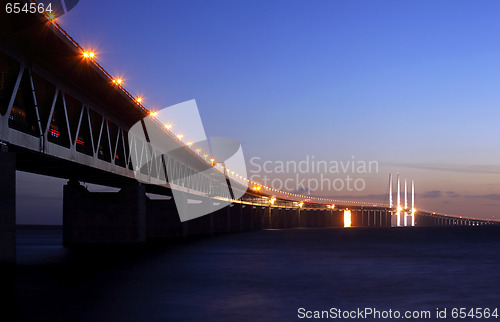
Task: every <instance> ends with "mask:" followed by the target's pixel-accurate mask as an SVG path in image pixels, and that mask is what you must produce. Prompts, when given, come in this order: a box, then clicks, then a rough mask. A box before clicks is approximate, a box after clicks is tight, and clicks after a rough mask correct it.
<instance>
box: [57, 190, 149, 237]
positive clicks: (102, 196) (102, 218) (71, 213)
mask: <svg viewBox="0 0 500 322" xmlns="http://www.w3.org/2000/svg"><path fill="white" fill-rule="evenodd" d="M145 241H146V193H145V186H144V185H142V184H140V183H138V182H137V183H131V184H130V185H128V186H126V187H123V188H122V189H121V190H120V191H119V192H89V191H88V190H87V189H86V188H85V187H84V186H81V185H80V183H79V182H78V181H76V180H70V181H69V182H68V183H67V184H66V185H65V186H64V190H63V244H64V245H72V244H99V243H110V244H114V243H123V244H127V243H128V244H132V243H143V242H145Z"/></svg>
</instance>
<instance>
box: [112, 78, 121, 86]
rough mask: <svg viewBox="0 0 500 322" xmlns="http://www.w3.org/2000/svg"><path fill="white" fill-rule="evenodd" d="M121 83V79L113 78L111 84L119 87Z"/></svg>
mask: <svg viewBox="0 0 500 322" xmlns="http://www.w3.org/2000/svg"><path fill="white" fill-rule="evenodd" d="M122 82H123V79H121V78H115V79H113V84H116V85H121V84H122Z"/></svg>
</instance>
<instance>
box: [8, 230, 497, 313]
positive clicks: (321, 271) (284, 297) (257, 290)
mask: <svg viewBox="0 0 500 322" xmlns="http://www.w3.org/2000/svg"><path fill="white" fill-rule="evenodd" d="M61 235H62V230H61V228H34V227H31V228H26V227H24V228H20V229H19V230H18V267H17V277H16V281H15V292H16V302H17V312H18V316H19V319H20V320H22V321H239V322H243V321H297V320H304V319H299V318H298V317H297V310H298V308H300V307H303V308H306V309H308V310H329V309H330V308H340V309H345V310H347V309H356V308H358V307H359V308H364V307H373V308H376V309H379V310H388V309H392V310H400V311H404V310H430V311H432V312H433V314H434V312H435V310H436V308H448V311H449V310H451V309H452V308H454V307H467V308H475V307H481V308H484V307H488V308H496V307H500V258H499V254H500V227H432V228H401V229H389V228H378V229H368V228H351V229H292V230H265V231H256V232H246V233H239V234H231V235H223V236H217V237H213V238H206V239H201V240H191V241H187V242H184V243H179V244H175V245H162V246H147V247H146V246H142V247H91V248H78V249H68V248H64V247H63V246H62V245H61V242H62V241H61V239H62V236H61ZM499 313H500V312H499ZM449 314H450V312H448V316H449ZM366 320H370V319H366ZM432 320H436V319H435V318H433V319H432ZM0 321H4V320H3V319H0ZM5 321H8V320H5ZM462 321H464V320H462Z"/></svg>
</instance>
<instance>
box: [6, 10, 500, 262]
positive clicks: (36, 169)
mask: <svg viewBox="0 0 500 322" xmlns="http://www.w3.org/2000/svg"><path fill="white" fill-rule="evenodd" d="M0 18H1V22H0V27H1V30H0V73H1V75H0V76H1V78H0V146H1V151H2V152H1V153H0V165H1V166H0V179H1V180H0V205H1V218H0V262H3V263H6V262H7V263H8V262H10V263H12V262H15V247H16V240H15V224H16V205H15V200H16V188H15V183H16V170H20V171H25V172H30V173H36V174H41V175H46V176H52V177H58V178H64V179H67V180H68V183H67V184H66V185H65V186H64V193H63V243H64V244H66V245H74V244H88V243H142V242H146V241H148V240H154V239H163V238H186V237H188V236H193V235H213V234H217V233H227V232H236V231H248V230H256V229H281V228H295V227H343V226H344V225H345V224H346V222H345V221H344V219H345V218H346V217H345V216H346V215H349V218H347V219H346V220H349V221H350V225H351V226H361V227H362V226H365V227H390V226H393V225H394V224H393V223H392V221H393V220H394V218H395V217H394V216H395V215H396V214H397V216H399V213H400V211H406V212H407V211H408V209H406V208H408V207H405V209H399V205H400V202H399V201H398V203H397V205H396V207H395V206H394V205H393V204H392V201H391V202H390V203H388V204H374V203H370V202H360V201H341V200H335V199H330V198H322V197H311V196H306V195H300V194H295V193H290V192H285V191H278V190H275V189H273V188H271V187H267V186H264V185H262V184H259V183H258V182H253V181H251V180H249V179H247V178H245V177H243V176H241V175H239V174H237V173H233V172H231V171H227V169H225V168H224V167H222V166H219V164H218V160H217V162H216V160H214V159H213V158H210V155H209V154H208V152H205V151H200V150H199V149H195V148H194V147H192V145H191V144H189V142H188V143H184V142H183V141H182V140H181V139H182V138H181V137H178V136H176V135H174V134H173V133H172V132H171V128H170V127H169V125H168V124H159V123H158V124H157V125H158V126H160V127H162V128H163V131H164V139H165V140H167V141H168V142H169V144H171V145H173V146H175V147H177V150H178V154H179V156H178V157H176V156H175V155H174V156H171V155H169V156H168V157H167V156H165V155H161V154H158V155H155V154H154V153H153V152H154V151H153V152H152V151H148V148H147V144H143V145H142V146H139V147H138V146H137V145H130V144H129V142H130V140H131V139H132V138H131V137H130V135H129V134H130V133H129V130H130V128H131V127H132V126H133V125H134V124H137V123H138V122H139V124H142V128H143V129H142V130H143V135H144V137H145V138H146V141H147V140H148V137H149V134H151V133H149V132H148V128H147V126H146V122H145V120H146V119H149V120H151V121H152V122H157V121H156V120H155V117H154V111H149V110H148V109H146V108H145V107H144V106H143V104H142V99H141V98H140V97H134V96H133V95H131V94H130V93H129V92H128V91H127V90H126V89H125V88H124V86H123V85H124V84H123V81H122V79H121V78H119V77H113V76H111V75H110V74H109V73H108V72H107V71H106V70H105V69H104V68H103V67H102V66H100V65H99V63H98V62H97V61H96V59H95V57H94V54H93V53H92V52H91V51H88V50H86V49H84V48H82V47H81V46H80V45H79V44H78V43H77V42H76V41H75V40H74V39H73V38H72V37H71V36H70V35H69V34H68V33H67V32H66V31H64V30H63V29H62V27H61V26H60V25H59V24H58V23H57V22H56V21H55V20H53V19H52V18H51V17H46V16H44V15H42V14H25V15H17V16H12V15H6V14H5V13H4V14H3V15H2V16H0ZM145 143H148V142H145ZM148 153H149V154H148ZM138 154H139V155H144V154H147V155H149V156H153V155H154V157H151V158H149V159H148V161H147V162H144V163H143V164H140V165H139V166H136V165H134V164H133V162H131V160H132V158H133V156H134V155H138ZM186 160H189V162H186ZM212 167H213V168H217V169H219V171H220V173H221V174H222V178H223V180H220V179H215V178H213V177H210V176H205V175H203V174H202V172H203V171H204V170H206V169H209V168H212ZM167 173H168V174H172V173H175V174H177V175H176V178H168V176H167ZM138 177H140V179H141V180H138ZM192 178H195V179H192ZM229 179H232V181H231V183H232V184H231V185H230V189H229V190H227V189H225V188H226V187H227V185H228V182H229ZM80 182H88V183H94V184H98V185H103V186H109V187H116V188H119V189H120V191H119V192H113V193H111V192H89V191H88V189H87V188H85V187H84V186H83V185H81V183H80ZM200 183H202V184H200ZM390 186H391V187H392V183H391V185H390ZM398 187H399V185H398ZM173 191H178V192H181V195H182V196H183V197H182V198H181V199H182V200H179V198H176V200H175V202H174V198H173V193H172V192H173ZM234 192H238V193H239V194H238V195H242V197H241V198H238V199H234V198H233V195H234ZM389 195H390V196H391V198H392V192H391V193H390V194H389ZM157 196H162V197H160V198H158V197H157ZM398 196H399V193H398ZM391 200H392V199H391ZM27 202H29V201H27ZM176 202H177V203H179V202H184V203H185V204H186V205H190V207H191V209H196V207H201V206H207V205H209V206H213V205H216V204H219V203H220V202H228V203H229V204H230V205H229V206H227V207H224V208H221V209H218V210H216V211H214V212H212V213H210V214H208V215H205V216H202V217H199V218H195V219H192V220H189V221H181V220H180V219H179V215H178V212H177V208H178V205H177V207H176ZM412 208H413V207H412ZM413 214H414V215H415V216H412V219H413V220H414V223H415V224H416V225H421V226H422V225H426V226H433V225H468V226H472V225H474V226H475V225H485V224H493V223H494V222H492V221H488V220H480V219H470V218H461V217H453V216H447V215H442V214H436V213H433V212H427V211H416V212H415V211H413Z"/></svg>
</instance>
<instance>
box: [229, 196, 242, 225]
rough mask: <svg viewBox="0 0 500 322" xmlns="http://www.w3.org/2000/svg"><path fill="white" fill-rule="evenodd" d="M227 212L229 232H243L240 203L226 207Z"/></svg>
mask: <svg viewBox="0 0 500 322" xmlns="http://www.w3.org/2000/svg"><path fill="white" fill-rule="evenodd" d="M228 208H229V209H228V210H229V217H230V219H229V221H230V225H229V231H230V232H237V231H241V230H243V208H242V207H241V204H240V203H233V204H231V205H229V206H228Z"/></svg>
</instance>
